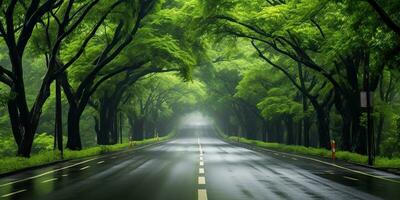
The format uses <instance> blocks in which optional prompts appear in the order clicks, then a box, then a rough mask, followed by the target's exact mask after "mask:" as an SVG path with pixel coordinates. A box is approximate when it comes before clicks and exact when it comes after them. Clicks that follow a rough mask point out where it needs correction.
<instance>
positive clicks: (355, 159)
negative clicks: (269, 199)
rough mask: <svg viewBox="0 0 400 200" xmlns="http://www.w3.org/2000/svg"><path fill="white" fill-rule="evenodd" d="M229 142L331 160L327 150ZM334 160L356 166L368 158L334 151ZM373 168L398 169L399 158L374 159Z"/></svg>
mask: <svg viewBox="0 0 400 200" xmlns="http://www.w3.org/2000/svg"><path fill="white" fill-rule="evenodd" d="M225 138H226V139H229V140H231V141H236V142H237V141H239V142H241V143H245V144H250V145H254V146H258V147H261V148H265V149H271V150H277V151H282V152H289V153H295V154H302V155H309V156H317V157H325V158H331V157H332V152H331V151H330V150H327V149H322V148H314V147H304V146H297V145H286V144H278V143H268V142H262V141H258V140H249V139H245V138H240V139H238V137H236V136H230V137H226V136H225ZM336 158H337V159H338V160H342V161H346V162H350V163H357V164H365V165H366V164H367V162H368V157H367V156H364V155H360V154H357V153H352V152H348V151H340V150H337V151H336ZM374 166H375V167H377V168H391V169H400V158H392V159H390V158H386V157H379V156H378V157H376V158H375V164H374Z"/></svg>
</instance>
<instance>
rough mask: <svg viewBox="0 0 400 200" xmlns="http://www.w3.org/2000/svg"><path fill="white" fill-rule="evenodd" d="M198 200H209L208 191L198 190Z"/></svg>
mask: <svg viewBox="0 0 400 200" xmlns="http://www.w3.org/2000/svg"><path fill="white" fill-rule="evenodd" d="M197 199H198V200H207V190H205V189H198V190H197Z"/></svg>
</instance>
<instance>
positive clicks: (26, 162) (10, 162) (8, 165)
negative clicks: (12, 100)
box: [0, 133, 174, 174]
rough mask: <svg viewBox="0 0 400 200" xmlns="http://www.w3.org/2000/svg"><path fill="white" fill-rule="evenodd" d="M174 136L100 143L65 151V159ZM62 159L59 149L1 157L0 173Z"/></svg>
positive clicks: (107, 151)
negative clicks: (22, 155) (77, 149)
mask: <svg viewBox="0 0 400 200" xmlns="http://www.w3.org/2000/svg"><path fill="white" fill-rule="evenodd" d="M173 136H174V134H173V133H171V134H169V135H167V136H164V137H159V138H151V139H145V140H143V141H133V142H132V143H123V144H115V145H100V146H96V147H90V148H86V149H83V150H80V151H71V150H67V149H66V150H65V151H64V160H72V159H79V158H85V157H89V156H96V155H102V154H106V153H109V152H115V151H120V150H124V149H128V148H135V147H140V146H143V145H147V144H152V143H156V142H161V141H165V140H168V139H171V138H172V137H173ZM57 161H61V158H60V153H59V151H44V152H40V153H38V154H35V155H32V156H31V157H30V158H22V157H6V158H0V174H4V173H8V172H13V171H17V170H21V169H25V168H30V167H36V166H40V165H45V164H49V163H53V162H57Z"/></svg>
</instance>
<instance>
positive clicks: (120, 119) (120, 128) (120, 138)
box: [119, 112, 123, 144]
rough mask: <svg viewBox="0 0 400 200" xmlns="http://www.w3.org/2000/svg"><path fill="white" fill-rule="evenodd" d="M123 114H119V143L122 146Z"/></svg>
mask: <svg viewBox="0 0 400 200" xmlns="http://www.w3.org/2000/svg"><path fill="white" fill-rule="evenodd" d="M122 125H123V121H122V112H119V142H120V143H121V144H122Z"/></svg>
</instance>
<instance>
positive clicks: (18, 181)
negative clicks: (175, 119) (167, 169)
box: [0, 142, 161, 187]
mask: <svg viewBox="0 0 400 200" xmlns="http://www.w3.org/2000/svg"><path fill="white" fill-rule="evenodd" d="M160 143H161V142H158V143H153V144H148V145H144V146H141V147H137V148H134V149H127V150H124V151H120V152H119V153H117V155H120V154H124V153H126V152H131V151H138V150H141V149H144V148H147V147H150V146H153V145H157V144H160ZM105 157H108V156H107V155H105V156H99V157H96V158H92V159H88V160H84V161H82V162H79V163H75V164H72V165H69V166H66V167H62V168H60V169H56V170H51V171H48V172H44V173H42V174H38V175H36V176H31V177H28V178H24V179H20V180H16V181H11V182H8V183H4V184H2V185H0V187H5V186H8V185H12V184H14V183H20V182H24V181H28V180H32V179H35V178H39V177H42V176H45V175H48V174H52V173H54V172H58V171H61V170H64V169H69V168H71V167H75V166H77V165H81V164H84V163H87V162H90V161H93V160H98V159H101V158H105Z"/></svg>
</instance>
